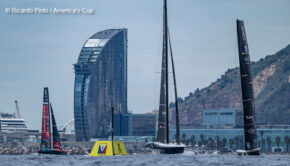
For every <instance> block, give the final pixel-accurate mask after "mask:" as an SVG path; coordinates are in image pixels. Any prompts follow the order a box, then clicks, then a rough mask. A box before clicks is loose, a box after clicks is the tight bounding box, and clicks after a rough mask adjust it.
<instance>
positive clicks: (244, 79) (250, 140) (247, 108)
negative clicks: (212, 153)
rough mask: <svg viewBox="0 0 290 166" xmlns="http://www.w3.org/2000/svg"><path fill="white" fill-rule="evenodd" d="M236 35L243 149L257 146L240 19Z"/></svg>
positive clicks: (248, 58) (248, 71) (252, 97)
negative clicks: (243, 135)
mask: <svg viewBox="0 0 290 166" xmlns="http://www.w3.org/2000/svg"><path fill="white" fill-rule="evenodd" d="M237 35H238V46H239V61H240V74H241V86H242V97H243V110H244V132H245V150H253V149H256V148H257V134H256V124H255V122H256V118H255V105H254V91H253V80H252V73H251V61H250V55H249V48H248V42H247V37H246V30H245V26H244V22H243V21H241V20H237Z"/></svg>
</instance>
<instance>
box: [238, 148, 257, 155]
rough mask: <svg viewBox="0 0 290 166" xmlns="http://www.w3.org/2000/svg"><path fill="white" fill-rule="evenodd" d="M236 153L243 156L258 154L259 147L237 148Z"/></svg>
mask: <svg viewBox="0 0 290 166" xmlns="http://www.w3.org/2000/svg"><path fill="white" fill-rule="evenodd" d="M237 155H240V156H244V155H260V148H257V149H253V150H237Z"/></svg>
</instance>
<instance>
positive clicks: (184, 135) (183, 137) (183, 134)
mask: <svg viewBox="0 0 290 166" xmlns="http://www.w3.org/2000/svg"><path fill="white" fill-rule="evenodd" d="M181 137H182V141H183V143H184V144H185V139H186V134H185V133H182V135H181Z"/></svg>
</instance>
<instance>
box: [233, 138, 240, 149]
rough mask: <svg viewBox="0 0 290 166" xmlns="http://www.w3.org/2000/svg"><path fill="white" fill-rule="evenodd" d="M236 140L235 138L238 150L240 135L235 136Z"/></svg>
mask: <svg viewBox="0 0 290 166" xmlns="http://www.w3.org/2000/svg"><path fill="white" fill-rule="evenodd" d="M234 140H235V144H236V150H237V149H238V144H239V138H238V136H235V138H234Z"/></svg>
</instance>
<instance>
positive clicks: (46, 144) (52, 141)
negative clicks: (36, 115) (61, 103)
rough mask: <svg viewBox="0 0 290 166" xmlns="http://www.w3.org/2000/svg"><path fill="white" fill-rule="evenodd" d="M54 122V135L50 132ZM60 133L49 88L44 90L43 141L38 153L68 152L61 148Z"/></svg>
mask: <svg viewBox="0 0 290 166" xmlns="http://www.w3.org/2000/svg"><path fill="white" fill-rule="evenodd" d="M50 118H51V122H52V135H51V133H50V131H51V130H50V128H51V125H50V124H51V123H50ZM60 147H61V143H60V138H59V133H58V130H57V126H56V122H55V118H54V114H53V110H52V106H51V103H50V102H49V94H48V88H47V87H45V88H44V91H43V110H42V128H41V143H40V148H39V150H38V153H42V154H67V152H66V151H65V150H61V148H60Z"/></svg>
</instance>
